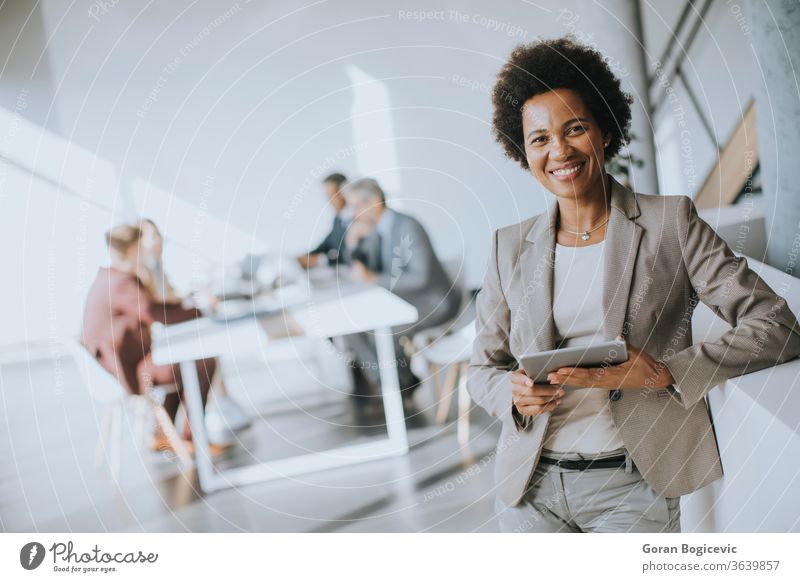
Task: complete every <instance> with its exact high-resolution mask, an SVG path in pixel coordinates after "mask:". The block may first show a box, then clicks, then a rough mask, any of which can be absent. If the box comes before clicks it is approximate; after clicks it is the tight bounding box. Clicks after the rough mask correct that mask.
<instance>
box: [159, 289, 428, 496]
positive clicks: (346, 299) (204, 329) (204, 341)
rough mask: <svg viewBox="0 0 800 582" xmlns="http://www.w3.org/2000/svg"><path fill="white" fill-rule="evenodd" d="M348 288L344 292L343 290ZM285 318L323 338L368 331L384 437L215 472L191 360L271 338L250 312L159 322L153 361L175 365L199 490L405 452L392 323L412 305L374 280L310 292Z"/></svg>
mask: <svg viewBox="0 0 800 582" xmlns="http://www.w3.org/2000/svg"><path fill="white" fill-rule="evenodd" d="M345 292H346V293H347V294H344V293H345ZM285 313H286V315H287V318H288V317H291V319H292V320H293V321H294V322H296V323H299V324H300V326H301V327H302V329H303V333H304V335H306V336H309V337H315V338H328V337H334V336H341V335H347V334H351V333H357V332H363V331H374V333H375V344H376V348H377V352H378V364H379V371H380V379H381V393H382V395H383V405H384V411H385V415H386V429H387V436H386V437H385V438H380V439H373V440H370V442H366V443H359V444H352V445H347V446H342V447H337V448H333V449H329V450H326V451H322V452H315V453H309V454H303V455H298V456H295V457H290V458H286V459H280V460H277V461H271V462H266V463H257V464H253V465H247V466H243V467H235V468H231V469H226V470H224V471H218V470H217V469H216V468H215V467H214V463H213V462H212V459H211V454H210V451H209V443H208V435H207V433H206V427H205V417H204V414H203V405H202V401H201V395H200V384H199V379H198V376H197V368H196V366H195V364H194V362H195V360H200V359H204V358H212V357H219V356H226V355H229V356H230V355H242V354H243V353H245V352H251V351H255V352H258V353H261V354H264V353H266V352H267V351H268V350H269V349H270V340H269V338H268V337H267V335H266V333H265V332H264V330H263V328H262V326H261V325H259V322H258V320H257V319H256V318H255V317H252V318H246V319H240V320H237V321H235V322H233V323H230V322H228V323H221V322H218V321H214V320H211V319H208V318H203V319H197V320H193V321H188V322H185V323H180V324H175V325H169V326H166V327H165V328H164V329H163V333H161V334H160V335H159V336H158V337H157V338H154V343H153V350H152V356H153V362H154V363H156V364H159V365H161V364H180V367H181V376H182V379H183V388H184V393H185V395H186V401H187V407H188V415H189V420H190V422H191V425H192V437H193V440H194V445H195V451H196V452H195V456H196V463H197V473H198V478H199V481H200V488H201V489H202V490H203V491H205V492H211V491H216V490H219V489H224V488H226V487H235V486H239V485H249V484H252V483H258V482H261V481H267V480H270V479H277V478H281V477H289V476H292V475H298V474H301V473H309V472H312V471H320V470H324V469H330V468H334V467H342V466H346V465H351V464H355V463H361V462H365V461H372V460H376V459H382V458H387V457H392V456H399V455H403V454H405V453H407V452H408V437H407V435H406V425H405V417H404V414H403V403H402V399H401V397H400V383H399V379H398V375H397V370H396V366H397V362H396V356H395V352H394V341H393V339H392V332H391V328H392V327H393V326H397V325H404V324H408V323H413V322H415V321H416V320H417V318H418V314H417V310H416V308H414V307H413V306H412V305H410V304H408V303H406V302H405V301H403V300H402V299H400V298H399V297H397V296H396V295H393V294H392V293H390V292H389V291H387V290H386V289H383V288H381V287H365V288H351V289H349V290H347V291H343V292H342V293H336V292H331V290H330V289H329V290H327V291H321V292H312V293H311V295H310V296H309V298H308V300H307V301H305V302H304V303H303V304H302V305H301V306H296V307H291V308H287V309H286V310H285Z"/></svg>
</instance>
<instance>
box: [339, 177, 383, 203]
mask: <svg viewBox="0 0 800 582" xmlns="http://www.w3.org/2000/svg"><path fill="white" fill-rule="evenodd" d="M344 193H345V196H356V197H358V198H360V199H361V200H364V199H366V198H368V197H370V196H378V197H379V198H380V199H381V203H382V204H386V194H384V192H383V189H382V188H381V187H380V185H379V184H378V181H377V180H375V179H374V178H359V179H358V180H354V181H352V182H350V183H349V184H347V185H346V186H345V187H344Z"/></svg>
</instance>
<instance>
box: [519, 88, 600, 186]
mask: <svg viewBox="0 0 800 582" xmlns="http://www.w3.org/2000/svg"><path fill="white" fill-rule="evenodd" d="M522 130H523V134H524V136H525V156H526V158H527V160H528V166H529V167H530V170H531V173H532V174H533V176H534V177H535V178H536V179H537V180H538V181H539V183H540V184H542V186H544V187H545V188H547V189H548V190H549V191H550V192H552V193H553V194H554V195H555V196H556V197H559V198H561V197H563V198H571V199H576V200H580V199H585V197H586V196H587V194H591V192H592V191H593V190H594V189H595V188H598V187H600V188H602V180H603V176H604V175H605V174H604V170H603V165H604V163H605V155H604V153H603V148H604V146H605V140H607V139H608V138H610V136H608V135H606V136H604V135H603V134H602V131H601V129H600V126H599V125H598V124H597V122H596V121H595V119H594V116H593V115H592V114H591V112H590V111H589V108H588V107H586V105H584V103H583V100H582V99H581V98H580V96H579V95H578V93H576V92H575V91H573V90H571V89H554V90H553V91H548V92H547V93H542V94H540V95H536V96H535V97H531V98H530V99H528V101H526V102H525V105H524V106H523V108H522Z"/></svg>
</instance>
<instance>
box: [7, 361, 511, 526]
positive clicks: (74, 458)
mask: <svg viewBox="0 0 800 582" xmlns="http://www.w3.org/2000/svg"><path fill="white" fill-rule="evenodd" d="M305 368H306V367H305V366H297V365H296V364H292V363H291V362H284V363H273V364H270V365H269V367H268V369H267V368H264V367H263V366H261V367H258V366H249V367H247V368H245V367H241V368H237V369H234V370H233V373H232V374H229V377H228V381H227V383H228V385H229V389H230V391H231V394H232V395H233V396H235V397H236V398H237V400H238V401H240V402H242V403H244V404H245V406H246V407H247V408H248V409H250V410H251V411H252V412H254V413H258V411H261V412H262V416H261V418H259V419H257V420H256V421H255V422H254V424H253V427H251V428H250V429H248V430H247V431H245V432H244V433H243V434H242V435H241V443H240V444H239V445H238V446H237V447H236V448H235V449H234V451H233V452H232V453H230V454H228V456H227V457H226V458H224V459H223V460H222V462H223V463H225V464H230V465H237V464H242V463H247V462H251V460H252V459H253V458H261V459H270V458H279V457H281V456H285V455H287V454H291V453H292V452H295V451H297V450H298V448H306V449H311V450H313V449H315V448H329V447H331V446H335V445H337V444H343V443H345V442H348V441H350V440H351V439H354V438H363V439H366V438H369V434H370V433H373V434H374V433H375V432H376V430H378V431H379V430H380V429H371V430H362V429H358V428H356V427H354V426H353V422H352V418H353V417H352V409H351V406H352V405H350V404H349V402H348V399H347V398H346V396H345V395H344V394H343V390H344V389H343V388H342V389H341V390H340V391H337V390H333V389H331V385H330V384H329V386H328V388H324V387H322V386H321V385H320V384H319V383H318V382H315V380H314V378H312V377H311V374H310V373H309V372H308V370H306V369H305ZM227 373H228V372H226V374H227ZM339 380H340V381H341V377H340V378H339ZM340 383H341V382H340ZM289 395H291V396H292V398H295V399H296V404H295V405H292V404H291V403H289V402H288V400H287V398H288V397H289ZM417 400H418V404H419V405H420V407H421V412H420V413H419V414H417V415H415V416H414V417H413V418H410V419H409V427H410V431H409V435H410V439H411V441H412V449H411V452H410V453H409V454H408V455H407V456H404V457H401V458H396V459H388V460H382V461H377V462H371V463H365V464H360V465H356V466H352V467H348V468H342V469H336V470H330V471H325V472H319V473H312V474H308V475H303V476H299V477H295V478H292V479H285V480H280V481H272V482H267V483H263V484H257V485H251V486H248V487H242V488H237V489H230V490H224V491H219V492H216V493H213V494H210V495H205V496H204V495H200V494H199V493H198V492H197V491H196V481H195V477H194V475H193V474H189V475H184V474H182V473H181V472H180V470H179V468H178V466H177V465H176V464H175V463H174V462H173V461H171V460H169V459H167V458H165V457H163V456H161V455H159V454H156V453H151V452H149V451H147V450H145V449H143V447H141V446H138V445H137V444H136V442H135V439H134V435H133V431H132V429H131V427H130V426H126V427H125V429H124V433H125V435H124V448H123V455H122V458H123V463H122V468H121V476H120V480H119V483H118V484H115V483H114V481H113V480H112V479H111V477H110V473H109V471H108V469H107V467H105V466H102V467H99V468H98V467H96V466H95V465H94V450H95V444H96V441H97V435H98V425H99V418H100V416H101V413H102V410H100V409H97V408H96V407H95V405H94V404H93V402H92V401H91V399H90V398H89V396H88V394H87V393H86V391H85V390H84V388H83V387H82V386H81V383H80V381H79V376H78V374H77V370H76V369H75V368H74V366H73V364H72V363H71V362H70V361H69V360H68V359H66V358H64V359H61V360H53V359H41V360H37V361H33V362H30V363H27V362H23V363H16V364H3V365H2V367H0V406H1V407H2V411H1V412H0V459H2V461H3V462H2V463H0V530H2V531H81V532H84V531H148V532H156V531H159V532H161V531H166V532H172V531H197V532H208V531H267V532H303V531H319V532H329V531H342V532H359V531H369V532H417V531H495V530H496V524H495V521H494V517H493V511H492V506H493V498H492V494H491V486H492V475H491V473H492V466H491V462H490V456H491V451H492V448H493V446H494V443H495V441H496V438H497V426H495V425H494V424H493V423H492V422H491V420H490V419H488V418H487V417H486V416H485V415H484V414H483V413H482V412H481V411H479V410H476V411H474V412H473V415H472V416H473V426H472V440H471V442H470V445H469V447H464V448H459V446H458V444H457V442H456V436H455V427H454V426H445V427H441V426H436V425H434V424H433V423H432V422H431V421H430V418H432V416H433V414H432V411H431V410H430V405H431V404H432V401H433V396H432V389H431V387H430V386H428V385H425V386H423V387H422V388H421V389H420V390H419V392H418V395H417ZM487 455H488V456H489V457H487ZM481 461H483V462H481ZM487 461H489V462H487ZM476 462H477V463H478V464H477V465H475V463H476ZM470 467H472V469H471V470H470Z"/></svg>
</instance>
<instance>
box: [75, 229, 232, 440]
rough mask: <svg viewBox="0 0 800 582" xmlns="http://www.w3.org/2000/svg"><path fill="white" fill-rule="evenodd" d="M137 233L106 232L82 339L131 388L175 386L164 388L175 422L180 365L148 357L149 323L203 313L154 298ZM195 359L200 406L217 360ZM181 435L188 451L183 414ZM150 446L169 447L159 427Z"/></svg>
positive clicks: (175, 320)
mask: <svg viewBox="0 0 800 582" xmlns="http://www.w3.org/2000/svg"><path fill="white" fill-rule="evenodd" d="M142 234H143V233H142V229H141V228H139V227H138V226H131V225H127V224H123V225H119V226H116V227H114V228H112V229H111V230H110V231H109V232H108V233H106V243H107V244H108V248H109V253H110V255H111V266H110V267H101V268H100V270H99V271H98V273H97V277H96V278H95V280H94V282H93V283H92V286H91V288H90V289H89V293H88V296H87V299H86V307H85V311H84V318H83V331H82V334H81V343H82V344H83V345H84V347H85V348H86V349H87V350H88V351H89V353H91V354H92V355H93V356H94V357H95V358H96V359H97V361H98V362H99V363H100V365H101V366H102V367H103V368H104V369H106V370H107V371H108V372H109V373H110V374H112V375H113V376H114V377H116V378H117V380H119V382H120V384H122V386H123V387H125V389H127V390H128V391H129V392H130V393H131V394H144V393H145V392H146V391H147V390H149V389H151V388H152V387H153V386H157V385H164V384H175V385H177V386H178V392H177V393H171V394H168V395H167V396H166V398H165V401H164V408H165V409H166V411H167V413H168V414H169V417H170V418H171V419H172V420H173V422H174V420H175V417H176V415H177V412H178V408H179V406H180V404H181V401H182V395H183V385H182V382H181V373H180V367H179V366H178V365H177V364H175V365H163V366H158V365H156V364H154V363H153V360H152V355H151V326H152V324H153V323H156V322H160V323H163V324H170V323H179V322H182V321H188V320H191V319H195V318H197V317H202V313H201V312H200V311H199V310H197V309H194V308H184V307H183V306H182V305H181V304H180V303H174V302H173V303H170V302H165V301H163V300H159V299H157V298H156V297H155V296H154V295H153V294H152V293H151V291H150V290H149V288H148V287H147V286H146V285H145V284H144V283H143V281H142V279H141V278H140V273H142V272H143V265H144V262H143V258H144V255H145V251H144V250H143V244H142V242H143V241H142ZM162 299H163V298H162ZM196 365H197V374H198V378H199V381H200V393H201V396H202V402H203V407H204V408H205V404H206V400H207V397H208V391H209V388H210V386H211V380H212V378H213V376H214V371H215V369H216V362H215V361H214V359H212V358H209V359H205V360H198V361H197V363H196ZM183 439H184V440H185V441H187V446H188V448H189V450H190V451H193V448H194V447H193V446H192V444H191V440H192V430H191V426H190V424H189V421H188V418H187V422H186V425H185V427H184V430H183ZM152 448H153V450H168V449H171V446H170V445H169V441H168V440H167V438H166V436H165V435H164V434H163V433H161V431H160V430H158V429H156V434H155V438H154V441H153V447H152ZM224 448H227V447H225V446H220V445H213V446H212V453H218V452H220V451H221V450H223V449H224Z"/></svg>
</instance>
